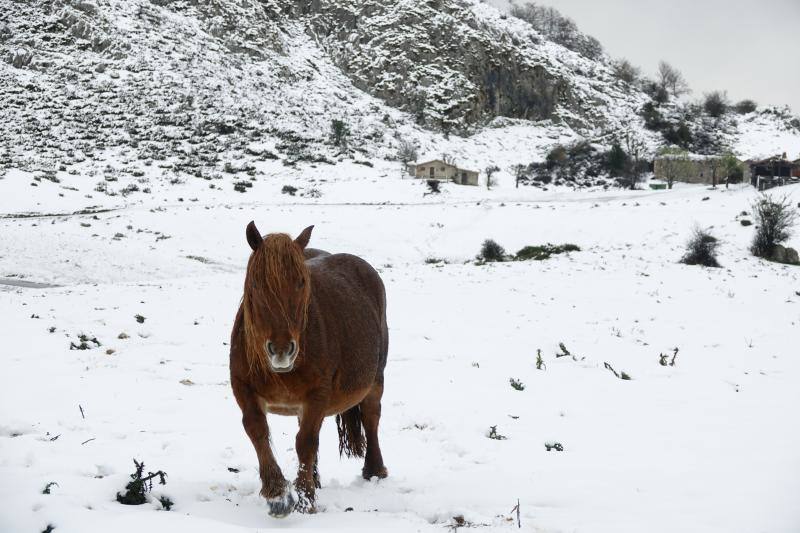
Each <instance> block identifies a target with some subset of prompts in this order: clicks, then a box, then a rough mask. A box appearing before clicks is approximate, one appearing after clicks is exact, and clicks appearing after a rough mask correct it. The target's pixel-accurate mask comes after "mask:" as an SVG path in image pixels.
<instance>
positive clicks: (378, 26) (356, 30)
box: [0, 0, 800, 194]
mask: <svg viewBox="0 0 800 533" xmlns="http://www.w3.org/2000/svg"><path fill="white" fill-rule="evenodd" d="M426 35H429V36H430V35H434V36H437V37H436V39H433V40H431V39H429V38H426V37H425V36H426ZM0 57H2V58H3V61H0V120H2V122H3V124H4V131H3V133H4V134H3V136H2V137H0V172H2V173H5V172H8V171H9V170H11V169H21V170H25V171H34V172H35V171H38V172H42V173H47V174H48V175H50V176H52V175H54V174H55V176H56V177H58V178H59V179H60V178H62V177H63V176H64V175H67V174H72V175H81V176H86V175H87V174H90V173H91V172H94V173H95V174H94V175H100V174H102V173H104V172H105V171H106V170H113V171H114V172H119V173H121V175H122V177H125V176H131V177H141V176H142V173H144V174H147V175H148V176H153V178H152V179H153V180H155V181H164V182H167V183H169V182H173V181H176V180H183V179H186V178H190V179H205V180H208V181H212V182H213V181H214V180H218V179H221V180H222V182H220V183H218V186H220V187H223V188H231V187H232V186H233V183H235V182H238V181H241V180H242V179H243V178H244V179H249V178H254V177H257V176H261V175H262V174H260V170H258V169H256V168H254V167H257V166H258V165H259V164H260V163H265V162H266V163H270V162H276V163H280V164H281V165H282V167H283V168H286V169H291V168H293V167H296V166H298V165H299V166H300V167H307V166H308V165H330V164H335V163H337V162H340V161H342V160H349V161H356V162H357V161H361V162H367V163H369V162H371V163H375V162H377V161H388V160H394V159H395V158H396V154H397V149H398V146H399V145H400V142H401V141H407V142H411V143H414V144H416V145H417V146H418V149H419V150H418V151H419V153H420V154H431V155H434V156H440V155H441V154H442V153H448V154H450V155H452V156H453V157H455V158H456V159H457V160H458V161H459V162H460V164H462V165H463V166H467V167H468V168H474V169H476V170H483V169H484V168H485V167H486V166H488V165H492V164H494V165H498V166H500V167H501V169H502V170H503V171H508V169H509V168H510V167H511V166H512V165H515V164H528V163H531V162H533V161H541V160H542V159H543V158H544V157H545V155H546V154H547V151H548V149H549V148H551V147H552V146H553V145H555V144H556V143H557V142H563V141H564V140H568V139H575V138H587V139H589V140H590V141H592V142H594V143H597V144H598V145H599V146H608V145H609V143H611V141H612V140H613V139H615V138H618V137H619V136H620V135H622V134H623V133H624V132H628V131H630V132H633V133H634V134H636V135H637V136H639V137H641V139H642V140H643V141H644V142H645V144H646V146H647V147H648V149H649V150H650V151H651V152H652V151H653V150H655V148H656V147H657V146H658V145H659V144H661V143H663V142H664V141H663V139H661V136H660V135H659V134H658V133H657V132H655V131H650V130H648V129H647V128H645V127H644V121H643V119H642V116H641V110H642V108H643V105H644V104H645V103H646V102H647V101H648V96H647V95H646V94H644V93H643V92H642V91H641V90H640V89H639V88H637V87H635V86H634V85H631V84H628V83H625V82H623V81H620V80H619V79H617V78H616V77H615V76H614V75H613V72H612V66H611V63H610V60H609V59H608V58H606V57H605V56H601V57H598V58H596V59H588V58H586V57H584V56H582V55H580V54H578V53H576V52H573V51H572V50H569V49H567V48H565V47H563V46H561V45H558V44H556V43H554V42H551V41H548V40H547V39H546V38H544V37H543V36H542V35H540V34H539V33H538V32H537V31H536V30H535V29H533V28H532V27H531V26H529V25H528V24H527V23H526V22H524V21H522V20H520V19H517V18H514V17H511V16H507V15H504V14H501V13H500V12H498V11H497V10H495V9H494V8H492V7H491V6H489V5H487V4H483V3H480V2H474V1H472V0H463V1H462V0H446V1H443V2H437V3H428V4H425V3H422V4H420V3H418V2H410V1H394V0H392V1H390V0H381V1H380V2H372V3H369V4H361V3H350V2H312V3H310V4H308V6H306V7H305V8H303V9H301V8H299V7H298V6H297V5H295V4H294V3H289V2H280V1H277V0H275V1H273V2H256V1H255V0H241V1H239V2H233V1H228V0H214V1H213V2H189V1H183V0H181V1H149V0H134V1H131V2H127V1H126V2H122V1H119V0H99V1H96V2H87V1H83V0H80V1H79V0H70V1H67V2H52V1H49V0H37V1H36V2H33V3H31V2H24V3H23V2H11V3H8V4H7V6H6V9H5V10H4V13H3V15H2V18H0ZM759 116H760V117H761V118H759V119H758V121H759V127H751V123H752V122H753V120H754V119H751V118H748V117H743V118H741V119H737V121H735V123H726V124H725V127H724V128H719V130H720V133H719V135H720V136H721V139H723V140H724V141H725V144H727V145H729V146H731V147H732V148H736V149H737V150H738V151H739V153H740V155H742V156H748V157H749V156H755V155H771V154H773V153H780V152H784V151H785V152H787V153H789V155H790V156H792V157H793V156H794V153H795V152H800V130H797V129H796V128H794V127H792V126H787V124H789V123H790V122H791V121H790V120H788V119H786V118H784V117H778V116H776V115H759ZM334 119H336V120H342V121H344V122H345V123H346V124H347V126H348V128H349V131H350V136H349V139H348V142H347V144H346V145H344V146H343V145H338V146H334V144H333V143H332V142H331V138H330V132H331V121H332V120H334ZM740 123H741V124H740ZM787 128H788V129H787ZM778 130H780V131H782V132H783V133H782V134H781V135H782V136H780V137H776V136H775V135H774V133H773V132H775V131H778ZM448 133H449V135H447V134H448ZM754 147H757V149H755V148H754ZM487 148H488V149H489V150H487ZM109 158H112V159H109ZM110 160H113V161H122V162H124V164H123V165H122V167H121V168H119V167H117V166H116V165H111V167H113V168H110V169H109V161H110ZM145 167H148V168H145ZM48 179H50V178H48ZM267 179H269V178H268V177H267ZM86 181H88V182H89V183H85V184H84V185H83V187H79V189H80V190H81V193H82V194H86V193H90V192H91V189H94V188H95V186H96V185H97V181H98V180H94V179H87V180H86ZM151 185H152V184H151ZM84 188H87V189H89V190H84ZM139 188H140V189H144V188H147V186H146V185H145V186H140V187H139ZM150 188H151V189H152V186H151V187H150ZM134 192H135V191H134Z"/></svg>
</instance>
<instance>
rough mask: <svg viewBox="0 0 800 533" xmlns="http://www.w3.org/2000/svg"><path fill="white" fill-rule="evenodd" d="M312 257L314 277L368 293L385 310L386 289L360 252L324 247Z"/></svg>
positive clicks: (342, 288)
mask: <svg viewBox="0 0 800 533" xmlns="http://www.w3.org/2000/svg"><path fill="white" fill-rule="evenodd" d="M314 252H318V253H316V254H315V255H313V256H312V257H311V258H310V259H306V265H307V266H308V269H309V272H310V273H311V276H312V280H318V281H320V282H322V283H323V284H324V285H329V284H330V285H331V286H332V287H337V288H338V289H339V291H340V292H342V291H348V290H349V291H355V293H351V294H350V296H354V297H360V296H367V297H370V299H372V300H374V301H375V303H376V304H377V306H378V308H379V311H380V312H381V313H384V314H385V311H386V289H385V288H384V286H383V280H381V277H380V275H379V274H378V272H377V271H376V270H375V269H374V268H373V267H372V265H370V264H369V263H368V262H367V261H365V260H364V259H362V258H360V257H358V256H357V255H352V254H347V253H339V254H330V253H328V252H323V251H322V250H314Z"/></svg>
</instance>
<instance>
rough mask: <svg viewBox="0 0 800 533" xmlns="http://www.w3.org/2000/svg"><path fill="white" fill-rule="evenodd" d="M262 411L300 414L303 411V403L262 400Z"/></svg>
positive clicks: (292, 414) (283, 414)
mask: <svg viewBox="0 0 800 533" xmlns="http://www.w3.org/2000/svg"><path fill="white" fill-rule="evenodd" d="M264 411H265V412H267V413H270V414H273V415H282V416H300V415H301V414H302V413H303V405H302V404H299V403H298V404H288V403H278V402H270V401H267V400H264Z"/></svg>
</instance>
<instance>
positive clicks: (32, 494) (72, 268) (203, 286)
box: [0, 162, 800, 533]
mask: <svg viewBox="0 0 800 533" xmlns="http://www.w3.org/2000/svg"><path fill="white" fill-rule="evenodd" d="M271 164H272V163H270V162H265V163H263V165H264V166H263V167H260V168H261V170H263V171H264V172H265V176H264V177H260V178H259V180H258V181H256V182H255V183H254V186H253V188H251V189H248V192H247V193H245V194H240V193H238V192H234V191H232V190H230V188H229V187H226V188H224V189H222V188H220V189H209V188H208V186H207V183H206V182H205V180H190V179H187V180H185V181H184V182H183V183H177V184H174V185H167V184H166V183H164V182H162V181H156V180H155V178H152V176H150V174H148V175H147V176H146V177H151V178H152V183H151V185H152V187H153V192H152V194H149V195H146V194H141V193H136V194H132V195H129V196H127V197H122V196H115V197H111V196H107V195H105V194H99V193H97V192H94V191H93V187H94V184H95V182H96V181H97V178H90V177H86V176H81V175H74V176H69V175H66V174H63V175H62V174H59V176H61V177H63V178H64V180H63V181H62V182H61V183H59V184H56V183H51V182H46V181H42V182H40V183H39V184H38V187H31V186H30V175H29V174H25V173H22V172H18V171H12V172H10V173H9V174H7V175H6V176H5V178H4V179H0V213H4V214H7V213H39V214H42V215H43V216H40V217H35V218H19V217H12V218H0V236H1V237H0V239H1V241H0V242H2V252H0V323H2V324H3V327H2V333H3V335H2V339H3V350H2V351H0V363H1V364H2V368H3V372H2V374H0V480H1V481H0V502H1V503H0V531H4V532H5V531H9V532H16V531H41V530H43V529H44V528H45V527H46V526H47V525H48V524H52V525H53V526H55V528H56V529H55V531H56V532H72V531H77V532H81V533H90V532H95V531H97V532H101V531H109V530H113V531H118V532H128V531H131V532H133V531H142V530H152V531H175V532H178V531H187V532H188V531H192V532H198V531H200V532H205V531H208V532H212V531H213V532H240V531H263V530H268V529H291V530H296V531H312V530H313V531H316V530H320V529H323V530H328V531H352V530H381V531H383V530H387V531H446V530H448V529H447V528H448V527H449V526H451V525H454V524H456V522H454V517H463V519H464V520H465V521H466V522H467V525H469V524H471V525H474V526H476V527H480V528H481V530H485V531H512V530H517V523H516V517H515V515H514V513H512V508H513V507H514V506H515V505H516V503H517V500H519V502H520V510H521V512H520V519H521V526H522V530H523V531H536V532H605V531H608V532H627V531H630V532H641V531H649V532H661V531H663V532H673V531H686V530H690V531H702V532H725V533H729V532H737V531H742V532H751V531H765V532H791V531H797V528H798V526H800V510H798V507H797V504H796V502H797V496H798V494H800V479H798V477H797V472H799V471H800V451H799V450H800V430H799V429H798V426H797V423H796V421H797V420H798V419H800V388H798V386H797V384H798V382H800V381H799V380H800V360H798V358H797V357H796V353H797V341H798V340H799V339H800V335H798V328H799V327H800V307H798V305H800V293H799V292H798V291H800V270H799V269H798V267H791V266H784V265H777V264H773V263H768V262H764V261H761V260H759V259H756V258H753V257H752V256H750V255H749V253H748V251H747V246H748V244H749V240H750V238H751V236H752V231H753V228H752V227H744V226H742V225H741V224H740V223H739V219H740V218H743V217H741V216H740V213H741V212H742V211H749V210H750V208H749V205H750V203H751V202H752V201H753V200H754V199H755V197H756V194H757V193H756V192H755V191H754V190H753V189H752V188H750V187H747V186H737V187H735V188H731V189H730V190H725V189H719V190H709V189H707V188H706V187H703V186H693V185H680V184H679V185H678V186H676V188H675V189H674V190H672V191H649V190H647V191H644V190H643V191H621V190H610V191H602V190H587V191H577V192H576V191H569V190H562V189H551V190H549V191H541V190H537V189H533V188H523V189H520V190H517V189H514V188H513V185H511V184H510V183H509V182H501V184H500V186H498V187H497V188H495V189H493V190H491V191H487V190H486V189H485V188H470V187H458V186H455V185H450V184H448V185H445V186H444V192H443V193H442V194H441V195H439V196H434V195H428V196H423V195H424V193H425V190H426V189H425V187H424V184H423V183H421V182H419V181H415V180H411V179H401V178H400V176H399V170H398V168H397V167H398V164H397V163H389V162H377V163H376V166H375V167H374V168H369V167H364V166H361V165H355V164H352V163H341V164H338V165H335V166H330V165H320V166H318V167H317V168H311V167H304V168H302V169H288V168H285V167H280V166H275V167H274V168H273V167H270V166H269V165H271ZM281 172H283V174H281ZM126 179H127V178H120V180H121V182H116V183H113V184H111V185H113V186H114V187H120V188H121V187H123V186H125V185H126V184H127V183H128V182H127V181H125V180H126ZM323 179H326V181H324V182H323V181H321V180H323ZM70 180H71V181H70ZM286 183H294V184H295V185H297V186H298V187H299V188H300V192H299V193H298V194H301V193H302V192H303V191H304V190H305V189H307V188H309V187H312V186H318V187H319V188H320V190H321V191H322V193H323V196H322V197H321V198H317V199H312V198H307V197H302V196H295V197H291V196H288V195H284V194H281V193H280V188H281V187H282V185H284V184H286ZM65 186H67V187H73V186H74V187H75V188H76V189H78V190H77V191H73V190H70V189H64V188H63V187H65ZM779 192H780V193H786V194H789V195H790V198H791V199H792V202H793V203H797V202H798V201H800V186H789V187H785V188H783V189H782V190H781V191H779ZM59 194H64V195H65V196H64V197H61V196H59ZM87 195H88V196H90V198H87ZM180 198H182V199H183V201H181V200H180ZM705 198H708V199H707V200H705ZM192 199H194V200H196V201H192ZM90 206H94V209H95V211H97V212H94V213H90V214H71V213H74V212H76V211H79V210H81V209H84V208H86V207H90ZM104 209H109V210H108V211H103V210H104ZM250 220H255V221H256V222H257V223H258V225H259V227H260V228H261V230H262V231H264V232H267V231H288V232H291V233H298V232H299V231H300V230H301V229H302V228H304V227H305V226H307V225H309V224H315V225H316V228H315V230H314V234H313V236H312V246H316V247H320V248H323V249H327V250H331V251H347V252H351V253H356V254H359V255H361V256H362V257H364V258H366V259H367V260H368V261H370V262H371V263H372V264H373V265H374V266H375V267H376V268H378V269H379V270H380V272H381V275H382V277H383V279H384V282H385V283H386V286H387V293H388V303H389V325H390V330H391V332H390V336H391V337H390V338H391V341H390V355H389V363H388V366H387V372H386V393H385V396H384V405H383V418H382V421H381V422H382V425H381V440H382V448H383V453H384V457H385V459H386V462H387V466H388V468H389V474H390V476H389V478H387V479H385V480H382V481H364V480H362V479H361V478H360V468H361V464H360V462H359V461H358V460H355V459H353V460H347V459H340V458H339V457H338V453H337V443H336V436H335V432H336V430H335V427H334V424H332V423H331V421H327V422H326V424H325V425H324V426H323V430H322V435H321V438H320V443H321V446H320V471H321V475H322V482H323V488H322V489H321V490H319V491H318V503H319V509H320V512H319V513H317V514H315V515H301V514H293V515H291V516H290V517H288V518H286V519H284V520H276V519H271V518H269V517H268V516H267V509H266V504H265V502H264V501H263V500H262V499H261V498H260V497H259V496H258V490H259V489H260V483H259V481H258V469H257V462H256V458H255V453H254V452H253V449H252V446H251V445H250V443H249V441H248V439H247V437H246V435H245V433H244V431H243V429H242V427H241V423H240V418H241V415H240V413H239V410H238V407H237V406H236V404H235V401H234V400H233V398H232V394H231V391H230V385H229V383H228V368H227V366H228V365H227V346H226V343H227V340H228V335H229V332H230V328H231V325H232V321H233V317H234V313H235V310H236V307H237V305H238V302H239V298H240V297H241V284H242V281H243V278H244V265H245V262H246V260H247V256H248V252H249V249H248V247H247V244H246V241H245V236H244V228H245V225H246V223H247V222H249V221H250ZM87 224H88V226H87ZM694 224H698V225H700V226H702V227H711V228H712V232H713V233H714V234H715V235H716V236H717V237H719V238H720V239H721V240H722V242H723V244H722V247H721V253H720V262H721V264H722V265H723V268H721V269H705V268H702V267H690V266H685V265H681V264H679V263H678V262H677V260H678V259H679V258H680V256H681V255H682V252H683V246H684V244H685V241H686V239H687V238H688V236H689V235H690V233H691V230H692V227H693V225H694ZM798 229H800V228H798V227H797V226H796V227H795V230H798ZM117 234H122V235H123V236H122V237H119V236H117ZM162 236H163V237H167V236H168V237H169V238H160V237H162ZM485 238H494V239H495V240H497V241H498V242H499V243H500V244H502V245H503V246H505V247H506V249H507V250H508V251H509V252H514V251H516V250H518V249H519V248H521V247H522V246H525V245H529V244H542V243H545V242H552V243H567V242H569V243H575V244H577V245H579V246H580V247H581V251H580V252H573V253H570V254H566V255H560V256H555V257H553V258H551V259H549V260H546V261H542V262H536V261H530V262H513V263H502V264H488V265H476V264H475V263H474V261H473V259H474V256H475V254H476V253H477V252H478V249H479V247H480V244H481V242H482V241H483V240H484V239H485ZM789 244H790V245H792V246H794V247H796V248H797V247H798V246H800V240H798V237H797V236H795V237H794V238H793V240H792V241H790V243H789ZM432 257H435V258H442V259H445V260H446V261H447V263H438V264H428V263H426V261H425V260H426V259H428V258H432ZM2 278H6V279H8V280H15V281H25V282H31V283H34V282H35V283H42V284H52V285H59V286H58V287H46V286H42V287H41V288H37V287H20V286H18V285H19V284H16V285H8V284H6V283H5V281H4V279H2ZM137 314H139V315H142V316H144V317H145V321H144V322H143V323H139V322H137V320H136V319H135V318H134V317H135V315H137ZM49 328H54V330H53V332H52V333H51V332H49ZM123 332H124V333H126V334H127V335H128V338H123V339H120V338H119V336H120V334H121V333H123ZM80 333H84V334H87V335H88V336H89V337H93V336H96V338H97V339H98V340H99V341H100V342H101V343H102V346H100V347H95V348H93V349H89V350H70V349H69V347H70V343H71V342H76V343H77V342H78V340H77V335H78V334H80ZM559 343H563V344H564V345H565V346H566V347H567V349H568V350H569V351H570V352H571V353H572V354H574V356H575V357H574V358H573V357H558V358H557V357H556V354H557V353H559V351H560V349H559ZM674 348H679V352H678V355H677V358H676V365H675V366H674V367H670V366H666V367H665V366H661V365H659V363H658V360H659V354H661V353H666V354H670V356H671V355H672V353H673V349H674ZM108 349H112V350H114V351H113V353H110V354H109V353H107V352H106V350H108ZM537 350H541V355H542V358H543V360H544V362H545V364H546V370H537V369H536V364H535V361H536V353H537ZM605 363H609V364H610V365H611V366H612V367H613V368H614V369H615V370H616V371H617V372H622V371H624V372H626V373H627V374H629V375H630V376H631V377H632V380H630V381H625V380H621V379H617V378H616V377H615V376H614V375H613V374H612V373H611V372H610V371H609V370H607V369H606V368H605V366H604V364H605ZM512 378H513V379H517V380H520V381H521V382H522V383H524V385H525V389H524V390H521V391H518V390H515V389H513V388H512V387H511V386H510V385H509V380H510V379H512ZM81 409H82V410H83V414H82V412H81ZM270 425H271V428H272V429H273V449H274V450H275V454H276V457H277V459H278V461H279V463H280V465H281V466H282V468H283V471H284V474H285V475H286V477H287V478H289V479H292V478H293V476H294V470H295V469H296V466H297V460H296V457H295V455H294V450H293V447H294V434H295V431H296V421H295V420H292V419H290V418H285V417H278V416H270ZM490 426H497V432H498V433H500V434H502V435H504V436H506V437H507V439H506V440H494V439H489V438H487V434H488V431H489V428H490ZM56 437H57V438H56ZM554 442H559V443H561V444H563V447H564V451H563V452H557V451H549V452H548V451H546V450H545V446H544V445H545V443H548V444H551V443H554ZM133 458H136V459H138V460H143V461H144V462H145V463H146V465H147V468H148V469H150V470H153V471H155V470H158V469H161V470H164V471H166V472H167V474H168V477H167V484H166V485H165V486H159V485H155V486H154V490H153V494H154V496H155V497H157V496H159V495H162V494H165V495H168V496H169V497H170V498H171V499H172V500H173V501H174V502H175V505H174V507H173V509H172V511H169V512H166V511H163V510H160V507H161V505H160V504H159V503H158V502H157V500H155V499H153V500H152V501H151V503H149V504H146V505H143V506H139V507H126V506H122V505H120V504H119V503H117V502H116V501H115V495H116V492H117V491H121V490H123V488H124V486H125V484H126V483H127V481H128V475H129V474H130V473H131V472H132V471H133V462H132V459H133ZM229 469H237V470H239V472H233V471H230V470H229ZM49 482H56V483H58V485H57V486H53V487H51V493H50V494H47V495H46V494H42V490H43V489H44V487H45V486H46V485H47V484H48V483H49ZM351 507H352V508H353V510H352V512H348V511H347V509H348V508H351Z"/></svg>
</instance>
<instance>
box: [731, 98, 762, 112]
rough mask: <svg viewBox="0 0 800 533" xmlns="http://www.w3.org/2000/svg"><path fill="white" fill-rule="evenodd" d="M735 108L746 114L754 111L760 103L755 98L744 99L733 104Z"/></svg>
mask: <svg viewBox="0 0 800 533" xmlns="http://www.w3.org/2000/svg"><path fill="white" fill-rule="evenodd" d="M733 109H734V111H736V112H737V113H739V114H740V115H746V114H747V113H752V112H753V111H755V110H756V109H758V104H757V103H755V102H754V101H753V100H742V101H741V102H738V103H737V104H736V105H735V106H733Z"/></svg>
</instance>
